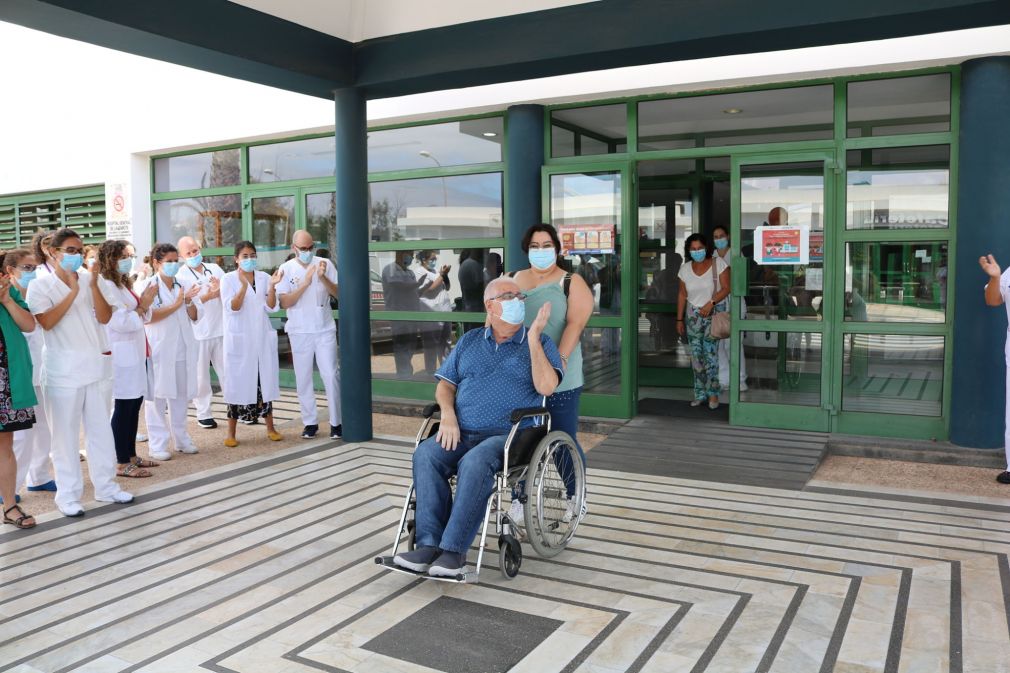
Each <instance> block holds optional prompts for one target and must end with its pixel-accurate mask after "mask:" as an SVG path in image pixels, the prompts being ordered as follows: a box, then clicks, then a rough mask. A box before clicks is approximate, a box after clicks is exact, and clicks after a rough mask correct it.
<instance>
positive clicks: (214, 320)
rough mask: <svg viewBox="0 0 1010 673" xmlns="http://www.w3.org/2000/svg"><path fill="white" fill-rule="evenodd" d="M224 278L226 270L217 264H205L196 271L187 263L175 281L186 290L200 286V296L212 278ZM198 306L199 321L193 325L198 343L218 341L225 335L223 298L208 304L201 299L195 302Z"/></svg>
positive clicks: (183, 265) (212, 300)
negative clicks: (217, 339)
mask: <svg viewBox="0 0 1010 673" xmlns="http://www.w3.org/2000/svg"><path fill="white" fill-rule="evenodd" d="M223 277H224V270H223V269H221V267H219V266H218V265H217V264H212V263H210V262H204V263H203V268H201V269H194V268H192V267H190V266H189V265H187V264H186V263H185V262H183V264H182V268H181V269H180V270H179V273H178V274H176V276H175V279H176V280H177V281H179V283H180V284H182V287H183V288H185V289H186V290H189V288H191V287H193V286H194V285H199V286H200V294H203V293H204V292H205V291H206V289H207V286H208V285H210V279H211V278H217V279H218V280H220V279H221V278H223ZM193 301H194V302H196V305H197V314H198V315H197V319H196V322H195V323H193V334H194V335H195V336H196V340H197V341H207V340H209V339H216V338H218V337H219V336H222V335H223V334H224V309H223V308H222V306H221V297H218V298H217V299H211V300H210V301H208V302H203V301H200V299H199V297H197V298H196V299H194V300H193Z"/></svg>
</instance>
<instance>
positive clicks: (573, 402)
mask: <svg viewBox="0 0 1010 673" xmlns="http://www.w3.org/2000/svg"><path fill="white" fill-rule="evenodd" d="M581 397H582V386H579V387H578V388H573V389H572V390H566V391H564V392H561V393H554V394H553V395H551V396H550V397H548V398H547V410H548V411H549V412H551V429H552V430H561V431H563V432H566V433H568V434H569V435H571V437H572V439H574V440H575V448H576V449H578V450H579V455H580V456H581V457H582V464H583V465H585V464H586V453H585V452H584V451H583V450H582V445H581V444H579V440H578V435H577V433H578V431H579V398H581ZM571 463H572V459H571V458H570V457H569V455H568V453H567V452H565V453H561V454H558V456H557V457H556V458H555V463H554V464H555V465H556V466H557V468H558V472H560V473H561V474H563V475H566V477H567V478H566V479H565V486H566V487H567V491H568V497H569V498H570V497H572V496H573V495H575V477H574V476H573V474H572V465H571Z"/></svg>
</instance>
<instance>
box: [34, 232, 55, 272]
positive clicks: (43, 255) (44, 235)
mask: <svg viewBox="0 0 1010 673" xmlns="http://www.w3.org/2000/svg"><path fill="white" fill-rule="evenodd" d="M52 238H53V232H51V231H40V232H37V233H36V234H35V235H34V236H32V252H34V253H35V256H36V257H38V258H39V259H38V262H39V264H45V263H46V261H47V260H48V259H49V253H48V252H47V251H46V248H48V247H49V244H50V242H51V241H52Z"/></svg>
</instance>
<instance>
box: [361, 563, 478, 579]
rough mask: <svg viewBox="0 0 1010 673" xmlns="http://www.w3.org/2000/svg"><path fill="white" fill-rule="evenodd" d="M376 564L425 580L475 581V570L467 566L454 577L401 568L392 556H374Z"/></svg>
mask: <svg viewBox="0 0 1010 673" xmlns="http://www.w3.org/2000/svg"><path fill="white" fill-rule="evenodd" d="M375 563H376V565H380V566H382V567H383V568H386V569H387V570H392V571H395V572H398V573H403V574H404V575H413V576H414V577H420V578H421V579H426V580H437V581H440V582H453V583H454V584H476V583H477V570H476V569H475V568H474V569H470V568H467V570H466V572H463V573H459V574H457V575H456V576H455V577H434V576H432V575H429V574H428V573H426V572H417V571H415V570H409V569H407V568H401V567H400V566H398V565H396V564H395V563H393V557H392V556H376V557H375Z"/></svg>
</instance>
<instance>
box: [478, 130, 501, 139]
mask: <svg viewBox="0 0 1010 673" xmlns="http://www.w3.org/2000/svg"><path fill="white" fill-rule="evenodd" d="M481 135H482V136H484V137H485V138H494V137H495V136H497V135H498V134H497V133H495V132H494V131H484V133H482V134H481Z"/></svg>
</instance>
